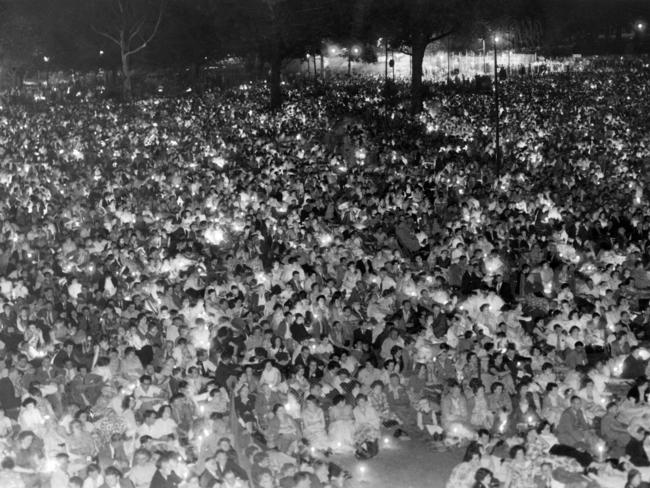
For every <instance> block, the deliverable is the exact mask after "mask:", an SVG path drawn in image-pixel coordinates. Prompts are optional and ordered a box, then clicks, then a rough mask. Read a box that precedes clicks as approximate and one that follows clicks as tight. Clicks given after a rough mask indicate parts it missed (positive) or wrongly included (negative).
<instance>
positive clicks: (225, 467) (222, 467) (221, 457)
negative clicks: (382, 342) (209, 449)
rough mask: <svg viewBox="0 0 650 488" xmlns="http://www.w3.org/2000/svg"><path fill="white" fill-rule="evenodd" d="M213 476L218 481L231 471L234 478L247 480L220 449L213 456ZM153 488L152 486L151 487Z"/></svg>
mask: <svg viewBox="0 0 650 488" xmlns="http://www.w3.org/2000/svg"><path fill="white" fill-rule="evenodd" d="M214 458H215V468H216V471H215V474H216V475H217V478H218V479H221V480H222V479H223V478H224V476H225V474H226V473H227V472H228V471H231V472H233V473H234V474H235V476H236V477H237V478H239V479H241V480H244V481H247V480H248V475H247V474H246V471H244V469H243V468H242V467H241V466H240V465H239V464H237V463H236V462H235V461H234V460H233V459H231V458H229V457H228V453H227V452H226V451H224V450H222V449H219V450H218V451H217V452H216V453H215V455H214ZM152 488H153V486H152Z"/></svg>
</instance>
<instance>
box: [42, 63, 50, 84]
mask: <svg viewBox="0 0 650 488" xmlns="http://www.w3.org/2000/svg"><path fill="white" fill-rule="evenodd" d="M43 62H44V63H45V86H46V87H48V88H49V87H50V64H49V63H50V58H49V57H48V56H43Z"/></svg>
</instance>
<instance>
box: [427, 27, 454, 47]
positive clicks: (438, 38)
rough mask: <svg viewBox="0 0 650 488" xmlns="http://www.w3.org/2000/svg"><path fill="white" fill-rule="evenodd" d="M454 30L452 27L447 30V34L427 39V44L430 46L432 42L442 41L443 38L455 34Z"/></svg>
mask: <svg viewBox="0 0 650 488" xmlns="http://www.w3.org/2000/svg"><path fill="white" fill-rule="evenodd" d="M455 30H456V28H455V27H454V28H452V29H450V30H448V31H447V32H444V33H443V34H439V35H437V36H432V37H429V44H431V43H432V42H436V41H439V40H440V39H444V38H445V37H448V36H450V35H452V34H453V33H454V32H455Z"/></svg>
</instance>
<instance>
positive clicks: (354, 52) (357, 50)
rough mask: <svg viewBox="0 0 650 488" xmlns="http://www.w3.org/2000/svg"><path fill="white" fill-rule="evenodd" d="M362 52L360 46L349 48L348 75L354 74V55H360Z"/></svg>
mask: <svg viewBox="0 0 650 488" xmlns="http://www.w3.org/2000/svg"><path fill="white" fill-rule="evenodd" d="M359 54H361V48H360V47H359V46H352V47H351V48H350V49H348V76H351V75H352V56H353V55H354V57H357V56H359Z"/></svg>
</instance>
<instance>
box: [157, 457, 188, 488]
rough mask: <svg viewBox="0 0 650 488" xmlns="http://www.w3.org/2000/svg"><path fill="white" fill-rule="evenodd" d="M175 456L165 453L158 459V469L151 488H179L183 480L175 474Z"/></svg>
mask: <svg viewBox="0 0 650 488" xmlns="http://www.w3.org/2000/svg"><path fill="white" fill-rule="evenodd" d="M175 462H176V460H175V458H174V454H172V453H164V454H162V455H161V456H160V458H159V459H158V469H157V470H156V472H155V473H154V475H153V478H152V479H151V484H150V485H149V488H177V487H178V485H180V483H181V481H182V480H181V478H180V476H178V475H177V474H176V473H175V472H174V464H175Z"/></svg>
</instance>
